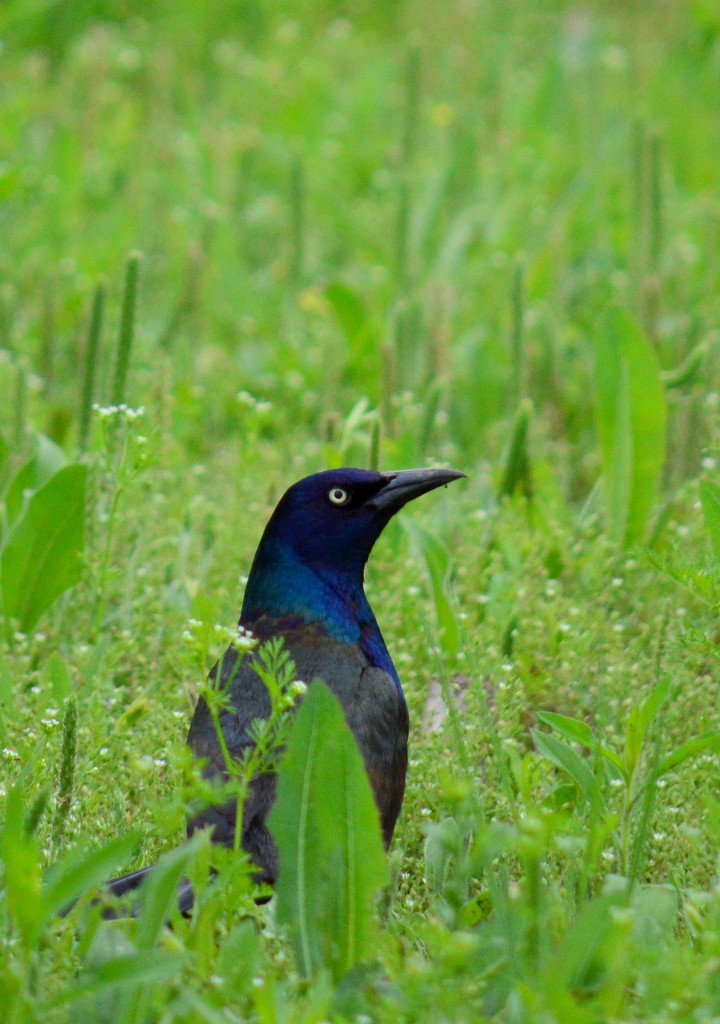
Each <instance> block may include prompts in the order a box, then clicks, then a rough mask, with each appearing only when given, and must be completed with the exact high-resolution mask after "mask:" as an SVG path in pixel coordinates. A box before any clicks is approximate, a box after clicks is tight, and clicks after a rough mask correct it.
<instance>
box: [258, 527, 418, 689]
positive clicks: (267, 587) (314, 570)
mask: <svg viewBox="0 0 720 1024" xmlns="http://www.w3.org/2000/svg"><path fill="white" fill-rule="evenodd" d="M287 615H292V616H297V617H298V618H300V619H302V621H303V622H307V623H308V625H318V626H320V627H322V629H324V630H325V632H326V633H327V634H328V636H330V637H331V638H332V639H333V640H338V641H340V642H341V643H348V644H358V646H359V647H360V649H361V650H362V651H363V653H364V654H365V656H366V657H367V659H368V661H369V662H370V664H371V665H375V666H376V667H377V668H381V669H383V670H384V671H385V672H388V673H389V674H390V675H391V676H392V677H393V679H394V680H395V683H396V685H397V688H398V690H399V691H400V693H402V689H401V686H400V680H399V679H398V675H397V672H396V671H395V666H394V665H393V663H392V659H391V658H390V654H389V653H388V649H387V647H386V646H385V641H384V639H383V635H382V633H381V632H380V627H379V626H378V624H377V620H376V618H375V615H374V614H373V610H372V608H371V607H370V605H369V603H368V600H367V598H366V597H365V591H364V590H363V585H362V577H360V578H358V572H357V570H355V571H352V572H347V573H344V572H342V571H339V570H338V569H336V568H329V567H326V566H310V565H307V564H306V563H305V562H303V561H302V559H300V558H299V557H298V555H297V554H296V552H295V551H294V550H293V549H292V547H291V546H290V545H289V544H287V543H286V542H284V541H283V540H281V539H279V538H277V537H273V538H268V537H266V538H264V540H263V542H262V543H261V545H260V547H259V548H258V551H257V554H256V555H255V560H254V562H253V565H252V569H251V570H250V577H249V579H248V582H247V587H246V588H245V598H244V601H243V606H242V613H241V615H240V622H241V623H242V624H243V625H246V626H247V627H248V628H249V629H252V623H253V620H254V619H257V618H259V617H260V616H269V617H271V618H282V617H283V616H287Z"/></svg>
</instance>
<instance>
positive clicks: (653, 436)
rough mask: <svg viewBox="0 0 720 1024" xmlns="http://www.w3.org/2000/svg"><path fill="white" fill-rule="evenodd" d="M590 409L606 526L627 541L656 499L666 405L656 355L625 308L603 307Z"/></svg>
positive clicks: (637, 537) (640, 531) (634, 537)
mask: <svg viewBox="0 0 720 1024" xmlns="http://www.w3.org/2000/svg"><path fill="white" fill-rule="evenodd" d="M595 408H596V416H597V428H598V437H599V440H600V451H601V455H602V466H603V490H604V494H605V505H606V515H607V520H608V528H609V531H610V533H611V535H612V536H613V537H614V538H615V539H616V540H617V541H619V542H620V543H622V544H632V543H635V542H637V541H641V540H642V539H643V537H644V535H645V530H646V524H647V518H648V515H649V513H650V511H651V509H652V507H653V505H654V503H655V501H656V500H657V489H658V484H659V480H660V473H661V471H662V467H663V463H664V460H665V443H666V442H665V421H666V408H665V394H664V390H663V385H662V382H661V380H660V374H659V367H658V362H657V357H656V354H655V352H654V351H653V348H652V346H651V345H650V343H649V341H648V340H647V338H646V337H645V336H644V334H643V332H642V331H641V329H640V328H639V326H638V325H637V323H636V322H635V321H634V319H633V317H632V316H630V314H628V313H627V312H625V311H624V310H620V309H616V308H613V309H610V310H608V312H607V313H606V315H605V316H604V317H603V318H602V320H601V322H600V324H599V326H598V329H597V333H596V337H595Z"/></svg>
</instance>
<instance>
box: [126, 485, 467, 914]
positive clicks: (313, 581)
mask: <svg viewBox="0 0 720 1024" xmlns="http://www.w3.org/2000/svg"><path fill="white" fill-rule="evenodd" d="M463 475H464V474H462V473H459V472H457V471H456V470H450V469H420V470H403V471H400V472H397V473H375V472H370V471H365V470H359V469H339V470H329V471H326V472H323V473H316V474H314V475H313V476H309V477H306V478H305V479H303V480H300V481H299V482H298V483H296V484H294V485H293V486H292V487H291V488H290V489H289V490H288V491H287V492H286V494H285V495H284V496H283V498H282V499H281V500H280V502H279V504H278V506H277V508H276V509H275V511H274V513H273V515H272V517H271V518H270V521H269V522H268V524H267V527H266V528H265V532H264V534H263V536H262V539H261V541H260V545H259V547H258V549H257V552H256V554H255V558H254V560H253V564H252V568H251V571H250V575H249V577H248V583H247V587H246V591H245V599H244V602H243V607H242V612H241V615H240V625H241V626H242V627H244V628H245V629H246V630H249V631H251V632H252V633H253V635H254V636H255V637H256V638H257V639H258V640H259V641H260V642H263V641H265V640H269V639H271V638H273V637H278V636H281V637H282V638H283V641H284V645H285V647H286V649H287V650H288V651H289V653H290V656H291V657H292V660H293V662H294V664H295V668H296V677H297V678H298V679H301V680H302V681H303V682H306V683H307V684H308V685H309V684H310V683H311V682H312V681H313V680H314V679H322V680H323V681H324V682H325V683H326V684H327V685H328V687H329V688H330V689H331V690H332V692H333V693H334V694H335V696H336V697H337V698H338V700H339V702H340V704H341V706H342V708H343V711H344V714H345V718H346V720H347V722H348V725H349V726H350V728H351V730H352V732H353V734H354V736H355V739H356V741H357V744H358V747H359V749H360V752H361V754H362V756H363V760H364V762H365V768H366V770H367V773H368V777H369V779H370V783H371V785H372V789H373V793H374V795H375V802H376V804H377V807H378V813H379V816H380V823H381V827H382V831H383V837H384V840H385V845H386V846H388V845H389V844H390V840H391V839H392V835H393V831H394V829H395V823H396V821H397V817H398V814H399V813H400V808H401V806H402V801H403V795H404V791H405V772H406V768H407V740H408V712H407V705H406V703H405V698H404V696H403V692H402V687H401V685H400V680H399V678H398V675H397V672H396V671H395V666H394V665H393V663H392V660H391V658H390V655H389V653H388V650H387V647H386V646H385V641H384V639H383V636H382V633H381V632H380V628H379V626H378V624H377V621H376V619H375V616H374V614H373V611H372V609H371V608H370V605H369V604H368V601H367V598H366V597H365V592H364V589H363V571H364V567H365V563H366V561H367V559H368V556H369V554H370V552H371V550H372V547H373V545H374V543H375V541H376V540H377V538H378V537H379V536H380V534H381V533H382V530H383V529H384V527H385V526H386V525H387V523H388V522H389V520H390V519H391V518H392V516H393V515H394V514H395V513H396V512H397V511H398V510H399V509H400V508H402V507H403V505H405V504H406V503H407V502H408V501H411V500H412V499H413V498H416V497H419V496H420V495H421V494H425V493H426V492H427V491H430V490H433V489H434V488H436V487H440V486H441V485H443V484H446V483H449V482H450V481H451V480H455V479H457V478H458V477H461V476H463ZM238 657H239V655H238V652H237V651H236V650H235V648H233V647H230V648H228V650H227V651H226V652H225V655H224V657H223V660H222V664H221V667H220V682H221V685H222V686H225V687H226V686H227V685H228V683H229V690H228V697H229V705H230V706H229V707H228V708H227V710H224V711H222V712H221V713H220V725H221V729H222V734H223V738H224V741H225V744H226V746H227V748H228V750H229V751H230V753H231V754H232V756H233V757H237V758H242V756H243V753H244V752H245V751H246V749H247V748H248V746H250V745H252V743H253V740H252V736H251V726H252V723H253V722H254V721H255V720H256V719H259V718H267V717H268V715H269V714H270V697H269V694H268V692H267V689H266V687H265V684H264V683H263V681H262V680H261V678H260V676H259V675H258V674H257V672H256V671H255V669H254V668H253V666H252V661H253V658H254V657H255V654H254V653H253V654H251V655H249V656H248V655H245V657H244V658H243V660H242V662H241V663H240V665H239V667H238V664H237V662H238ZM216 673H217V667H216V668H215V669H213V670H212V671H211V677H212V678H213V679H215V677H216ZM188 743H189V745H190V747H191V748H192V750H193V751H194V753H195V754H196V755H197V756H198V757H199V758H201V759H202V760H203V762H204V764H205V769H204V770H205V772H206V774H207V775H209V776H224V774H225V762H224V759H223V753H222V750H221V747H220V743H219V740H218V736H217V731H216V728H215V724H214V722H213V719H212V716H211V714H210V710H209V708H208V706H207V704H206V703H205V701H204V700H203V699H202V698H200V700H199V701H198V704H197V707H196V709H195V713H194V715H193V719H192V722H191V725H190V731H189V734H188ZM274 799H275V776H274V775H273V774H264V775H261V776H259V777H257V778H255V779H254V780H253V782H252V784H251V787H250V792H249V794H248V797H247V800H246V801H245V808H244V813H243V822H242V835H241V844H242V847H243V849H244V850H246V851H247V853H248V854H249V855H250V857H251V858H252V860H253V862H254V863H255V864H256V865H257V867H258V869H259V871H258V879H261V880H263V881H266V882H270V883H273V882H274V881H275V879H276V877H277V870H278V863H277V850H276V847H275V843H274V840H273V838H272V836H271V834H270V832H269V831H268V829H267V826H266V820H267V816H268V813H269V811H270V808H271V806H272V804H273V801H274ZM235 813H236V802H235V801H231V802H229V803H227V804H223V805H218V806H214V807H210V808H208V809H207V810H205V811H203V812H202V813H200V814H199V815H197V816H196V817H194V818H192V819H191V820H190V821H189V822H188V834H189V835H191V834H192V833H193V832H194V831H195V830H197V829H199V828H205V827H208V826H209V827H211V828H212V830H213V840H214V841H215V842H218V843H223V844H225V845H227V846H230V847H232V846H233V844H234V837H235V829H236V825H237V822H236V820H235ZM148 870H151V868H143V869H141V870H140V871H136V872H133V873H132V874H130V875H125V876H123V877H122V878H118V879H115V880H113V881H112V882H110V883H109V885H108V887H109V889H110V890H111V891H112V892H114V893H116V894H118V895H120V894H122V893H124V892H127V891H128V890H130V889H134V888H136V887H137V885H139V884H140V882H141V881H142V879H143V878H144V876H145V874H146V872H147V871H148ZM179 902H180V906H181V908H183V909H184V908H187V907H188V906H189V905H190V904H191V902H192V894H191V893H190V892H189V889H187V891H184V892H181V894H180V896H179Z"/></svg>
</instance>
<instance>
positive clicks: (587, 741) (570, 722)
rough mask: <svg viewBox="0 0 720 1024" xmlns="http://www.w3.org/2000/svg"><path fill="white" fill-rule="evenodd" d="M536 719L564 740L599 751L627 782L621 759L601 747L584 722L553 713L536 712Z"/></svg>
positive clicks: (611, 751)
mask: <svg viewBox="0 0 720 1024" xmlns="http://www.w3.org/2000/svg"><path fill="white" fill-rule="evenodd" d="M537 717H538V718H539V719H540V721H541V722H543V723H544V724H545V725H549V726H550V727H551V728H552V729H555V731H556V732H559V733H560V735H561V736H564V737H565V739H567V740H573V741H574V742H575V743H579V744H580V745H581V746H583V747H588V748H589V749H590V750H599V751H600V753H601V754H602V756H603V757H604V758H605V759H606V760H607V761H609V762H610V764H612V765H614V766H615V768H617V770H618V772H619V773H620V775H621V776H622V778H623V779H625V781H626V782H627V781H629V776H628V773H627V770H626V768H625V764H624V762H623V760H622V758H621V757H620V756H619V755H618V754H616V753H615V751H614V750H609V749H608V748H607V747H603V746H602V744H600V743H599V741H598V738H597V736H596V735H595V733H594V732H593V731H592V729H591V728H590V726H589V725H587V724H586V723H585V722H579V721H578V720H577V719H576V718H568V717H567V716H566V715H558V714H556V713H555V712H554V711H538V712H537Z"/></svg>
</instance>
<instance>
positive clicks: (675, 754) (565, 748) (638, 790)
mask: <svg viewBox="0 0 720 1024" xmlns="http://www.w3.org/2000/svg"><path fill="white" fill-rule="evenodd" d="M670 690H671V685H670V680H669V679H665V680H663V681H662V682H660V683H658V684H657V685H656V686H655V687H654V688H653V689H652V690H651V691H650V693H649V694H648V695H647V696H646V697H645V698H644V699H643V700H642V701H641V702H640V703H639V704H637V705H636V706H634V707H632V708H631V709H630V712H629V714H628V716H627V721H626V723H625V743H624V750H623V753H622V754H619V753H617V752H616V751H614V750H612V749H611V748H609V747H607V746H606V745H605V744H603V743H602V742H601V741H600V739H599V738H598V736H597V735H596V734H595V733H594V732H593V730H592V729H591V728H590V727H589V726H588V725H587V724H586V723H585V722H582V721H577V720H576V719H573V718H568V717H567V716H566V715H558V714H556V713H554V712H550V711H538V712H537V717H538V718H539V719H540V721H541V722H542V723H543V724H544V725H547V726H549V727H550V728H551V729H553V730H554V732H555V733H557V734H559V735H558V736H556V735H553V733H542V732H540V731H538V730H536V729H534V730H533V738H534V740H535V744H536V746H537V749H538V751H539V753H541V754H542V755H543V757H546V758H547V759H548V761H551V762H552V763H553V764H554V765H556V766H557V767H558V768H560V769H561V770H562V771H564V772H565V773H566V774H567V775H568V776H569V777H570V778H571V779H572V781H573V782H574V783H575V785H576V786H577V788H578V792H579V794H580V797H581V802H582V803H583V804H585V805H587V806H588V807H593V806H594V807H595V808H599V810H600V814H601V817H602V818H603V819H604V821H605V824H606V826H607V827H608V828H609V829H613V830H614V833H615V840H616V845H617V850H618V857H619V864H620V869H621V871H622V873H623V874H624V875H630V877H631V879H632V881H635V880H636V878H637V875H638V871H639V869H640V864H641V856H642V850H643V846H644V844H645V843H646V841H647V834H646V830H647V827H648V819H649V813H650V805H651V802H652V801H653V800H654V789H655V786H656V785H657V782H658V780H659V779H662V778H663V777H664V776H665V775H667V773H668V772H670V771H672V770H673V769H675V768H677V767H679V766H680V765H682V764H683V763H684V762H685V761H687V760H689V759H690V758H695V757H697V756H699V755H700V754H702V753H704V752H707V751H713V752H714V751H718V750H720V730H717V729H713V730H710V731H708V732H705V733H703V734H702V735H699V736H695V737H693V738H692V739H691V740H688V741H687V742H685V743H682V744H680V745H679V746H678V747H676V748H675V749H674V750H670V751H667V752H664V753H663V752H662V750H661V748H660V745H659V744H660V739H659V737H658V736H657V735H655V736H653V734H652V733H651V727H652V726H653V725H654V724H655V723H656V719H657V718H658V715H659V714H660V712H661V711H662V708H663V705H664V704H665V702H666V701H667V699H668V697H669V694H670ZM559 737H562V739H561V738H559ZM568 741H569V742H568ZM576 746H580V747H585V748H586V749H587V750H589V751H590V753H591V754H592V755H594V757H591V758H588V759H586V758H584V757H583V756H581V754H579V753H578V751H577V750H576V749H575V747H576ZM613 779H615V780H617V781H618V783H619V784H620V786H619V788H620V790H621V793H622V812H621V814H620V816H619V820H618V823H617V828H615V822H616V814H615V812H614V810H612V809H611V806H610V801H609V799H608V797H609V788H608V785H607V784H608V782H612V780H613Z"/></svg>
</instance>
